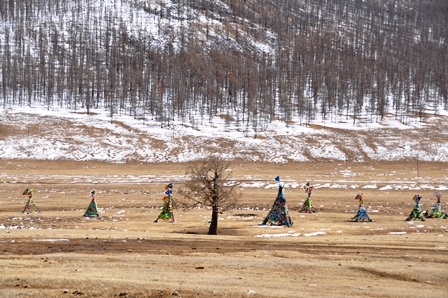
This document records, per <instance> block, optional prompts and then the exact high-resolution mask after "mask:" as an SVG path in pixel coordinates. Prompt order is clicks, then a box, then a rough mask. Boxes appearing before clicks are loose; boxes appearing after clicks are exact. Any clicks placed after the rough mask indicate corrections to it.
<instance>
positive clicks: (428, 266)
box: [0, 160, 448, 297]
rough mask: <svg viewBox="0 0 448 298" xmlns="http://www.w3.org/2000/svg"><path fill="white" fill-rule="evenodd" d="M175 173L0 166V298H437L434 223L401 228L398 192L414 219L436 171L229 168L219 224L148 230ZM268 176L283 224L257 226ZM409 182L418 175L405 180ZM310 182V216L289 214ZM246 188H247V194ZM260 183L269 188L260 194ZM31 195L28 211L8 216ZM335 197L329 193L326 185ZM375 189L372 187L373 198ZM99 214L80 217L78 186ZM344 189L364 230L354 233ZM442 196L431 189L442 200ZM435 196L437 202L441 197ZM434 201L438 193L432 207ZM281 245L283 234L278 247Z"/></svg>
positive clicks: (133, 167) (447, 266)
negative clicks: (229, 192)
mask: <svg viewBox="0 0 448 298" xmlns="http://www.w3.org/2000/svg"><path fill="white" fill-rule="evenodd" d="M185 169H186V165H185V164H143V163H127V164H108V163H96V162H68V161H67V162H66V161H52V162H49V161H25V160H2V161H1V163H0V177H1V182H2V183H1V184H0V185H1V188H0V227H2V228H0V264H1V266H0V297H311V296H314V297H348V296H350V297H444V296H446V295H447V293H448V249H447V245H448V235H447V232H448V219H447V220H443V219H428V220H427V221H425V222H421V221H419V222H406V221H405V218H406V216H407V214H408V213H409V212H410V211H411V209H412V206H413V204H412V203H413V202H412V196H413V195H414V194H416V193H420V194H421V195H422V197H423V199H422V204H423V209H425V210H426V209H430V208H431V206H432V205H433V203H434V202H435V199H434V198H433V197H432V193H433V191H434V190H433V189H430V188H428V185H429V186H433V187H435V188H437V187H441V186H445V187H446V186H448V166H447V164H443V163H420V164H419V167H418V173H417V164H416V163H415V162H399V163H398V162H397V163H392V162H381V163H372V162H371V163H359V164H354V163H348V164H345V163H340V162H339V163H337V162H335V163H331V162H326V163H289V164H265V163H245V162H235V163H234V169H233V176H234V177H235V178H236V179H237V180H239V181H240V182H242V183H244V185H245V186H244V187H242V200H241V207H240V208H238V209H237V210H231V211H228V212H225V213H223V214H221V220H220V222H219V235H218V236H207V235H205V234H206V232H207V229H208V220H209V219H210V215H211V211H210V210H208V209H204V208H201V209H194V210H176V211H175V212H176V213H175V215H176V220H177V222H176V223H175V224H170V223H164V222H159V223H157V224H156V223H153V220H154V219H155V218H156V217H157V215H158V213H159V212H160V207H161V206H162V200H161V198H162V191H163V187H164V185H165V184H166V183H167V182H173V183H174V197H175V199H180V197H179V196H177V197H176V191H177V190H178V189H179V188H181V187H182V183H183V181H185V179H186V178H185V176H184V174H185ZM277 175H281V177H282V179H283V181H285V183H286V188H285V196H286V199H287V202H288V203H287V204H288V206H289V208H290V212H291V216H292V218H293V220H294V222H295V225H294V226H293V227H290V228H287V227H283V228H270V227H260V226H258V224H260V223H261V222H262V220H263V218H264V216H266V214H267V212H268V210H267V209H268V208H270V206H271V204H272V202H273V201H274V199H275V196H276V193H277V189H276V188H275V182H274V181H273V178H274V177H275V176H277ZM417 176H418V177H417ZM307 181H311V182H312V183H313V184H315V185H320V187H318V188H316V189H315V190H314V192H313V201H314V205H315V206H316V207H317V208H318V209H319V212H318V213H315V214H300V213H298V212H297V210H298V207H299V206H300V205H301V203H302V202H303V200H304V199H305V197H306V194H305V193H304V192H302V191H301V190H300V189H299V187H298V186H301V185H303V184H304V183H306V182H307ZM257 183H260V185H262V186H260V187H257ZM266 183H270V184H271V186H272V187H266ZM26 187H32V188H34V191H35V193H34V200H35V202H36V204H37V205H38V206H39V207H40V208H41V210H42V212H41V213H40V214H35V215H25V214H22V213H21V212H20V211H21V209H22V208H23V206H24V204H25V202H26V197H25V196H22V195H21V193H22V191H23V189H24V188H26ZM338 187H339V188H338ZM381 188H383V190H380V189H381ZM92 189H95V190H96V191H97V202H98V207H99V208H101V217H100V218H98V219H85V218H84V217H83V216H82V215H83V213H84V211H85V209H86V208H87V206H88V204H89V202H90V198H89V192H90V190H92ZM358 191H362V192H363V193H364V198H365V205H366V207H369V210H371V212H370V216H371V217H372V219H373V220H374V221H373V222H365V223H355V222H351V221H350V218H351V217H352V216H353V215H354V213H355V210H356V208H357V202H356V201H355V200H354V197H355V195H356V193H357V192H358ZM442 192H443V191H442ZM447 195H448V192H447ZM442 199H443V200H444V201H446V200H447V197H446V195H445V197H442ZM280 236H283V237H280Z"/></svg>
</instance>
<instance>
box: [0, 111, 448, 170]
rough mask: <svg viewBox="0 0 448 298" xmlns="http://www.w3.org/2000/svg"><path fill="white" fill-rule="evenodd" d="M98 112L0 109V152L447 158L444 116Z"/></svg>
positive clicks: (110, 157)
mask: <svg viewBox="0 0 448 298" xmlns="http://www.w3.org/2000/svg"><path fill="white" fill-rule="evenodd" d="M112 120H113V121H112V122H111V118H110V117H109V116H108V113H107V112H105V111H104V110H95V111H94V112H93V113H92V114H91V115H87V114H86V112H85V111H83V110H77V111H74V110H72V111H69V110H57V109H55V110H52V109H50V110H48V109H46V108H43V107H33V108H29V107H10V108H1V109H0V158H2V159H14V158H19V159H38V160H57V159H65V160H83V161H85V160H96V161H107V162H118V163H121V162H126V161H130V160H134V161H142V162H188V161H191V160H194V159H197V158H201V157H205V156H207V155H209V154H214V153H216V154H219V155H221V156H222V157H225V158H228V159H243V160H248V161H263V162H276V163H283V162H288V161H311V160H329V161H331V160H335V161H344V160H349V161H358V162H361V161H368V160H412V159H417V158H418V159H419V160H425V161H439V162H448V115H439V116H436V117H433V116H428V117H427V118H426V121H425V122H424V123H420V121H418V120H417V119H415V120H412V119H411V120H410V121H409V123H410V124H408V125H403V124H402V123H400V122H399V121H396V120H394V119H393V118H392V117H387V118H386V119H385V120H384V121H382V122H377V123H358V124H356V125H353V124H352V121H350V120H345V119H343V118H341V119H339V120H337V121H335V120H334V121H332V122H331V123H327V124H325V122H323V121H322V120H316V122H315V123H314V124H313V123H312V124H310V125H309V126H306V125H304V124H300V123H293V122H288V123H285V122H277V121H274V122H272V123H271V124H270V125H269V126H268V127H267V129H266V130H265V131H263V132H254V131H247V130H244V129H245V127H242V128H239V127H236V126H230V125H229V124H228V123H226V121H225V120H224V119H222V118H220V117H215V118H213V119H212V120H211V121H210V122H204V123H198V125H196V126H192V125H190V124H185V123H181V122H173V123H172V125H170V126H169V127H164V128H162V127H161V126H160V123H159V122H156V121H150V120H145V121H144V120H139V119H135V118H133V117H130V116H127V115H114V117H113V119H112Z"/></svg>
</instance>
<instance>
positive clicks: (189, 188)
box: [181, 156, 241, 235]
mask: <svg viewBox="0 0 448 298" xmlns="http://www.w3.org/2000/svg"><path fill="white" fill-rule="evenodd" d="M231 174H232V172H231V170H230V163H229V162H227V161H225V160H224V159H222V158H220V157H217V156H210V157H207V158H204V159H201V160H198V161H196V162H195V163H193V164H192V165H190V166H189V167H188V168H187V175H189V176H190V180H188V181H187V182H186V185H185V186H186V189H185V190H181V194H183V196H184V198H185V201H184V202H182V204H183V205H185V206H188V205H190V206H208V207H211V208H212V220H211V224H210V228H209V230H208V233H207V234H208V235H217V234H218V214H219V213H222V212H223V211H225V210H229V209H231V208H234V207H235V206H236V204H237V202H238V200H239V199H240V197H241V195H240V193H239V192H238V191H237V189H236V188H237V186H238V183H236V182H235V181H234V180H232V179H231ZM191 203H192V204H191Z"/></svg>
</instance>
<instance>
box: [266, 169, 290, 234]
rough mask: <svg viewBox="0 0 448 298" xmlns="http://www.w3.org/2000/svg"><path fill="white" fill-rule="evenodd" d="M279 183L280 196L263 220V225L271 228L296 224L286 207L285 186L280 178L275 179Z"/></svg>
mask: <svg viewBox="0 0 448 298" xmlns="http://www.w3.org/2000/svg"><path fill="white" fill-rule="evenodd" d="M275 181H277V182H278V194H277V197H276V198H275V201H274V204H273V205H272V208H271V210H270V211H269V213H268V215H267V216H266V217H265V219H264V220H263V223H262V224H263V225H271V226H288V227H290V226H292V225H293V224H294V223H293V221H292V219H291V216H290V215H289V211H288V206H286V199H285V195H284V193H283V187H284V185H283V184H282V183H281V182H280V176H277V177H276V178H275Z"/></svg>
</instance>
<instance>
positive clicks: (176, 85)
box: [0, 0, 448, 159]
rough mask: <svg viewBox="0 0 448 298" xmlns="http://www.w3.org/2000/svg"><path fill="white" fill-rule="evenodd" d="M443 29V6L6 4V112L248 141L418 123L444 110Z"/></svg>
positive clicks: (0, 22) (136, 1)
mask: <svg viewBox="0 0 448 298" xmlns="http://www.w3.org/2000/svg"><path fill="white" fill-rule="evenodd" d="M447 28H448V3H447V2H446V1H444V0H422V1H411V0H396V1H378V0H365V1H360V0H338V1H332V0H303V1H292V0H281V1H279V0H275V1H272V0H247V1H235V0H219V1H203V0H184V1H174V0H104V1H97V0H83V1H78V0H76V1H75V0H62V1H37V0H27V1H17V0H7V1H1V3H0V43H1V48H2V52H1V58H2V63H1V64H0V68H1V70H0V77H1V84H0V101H1V104H2V106H3V107H5V108H8V107H12V106H46V107H47V108H49V109H52V110H53V109H57V108H64V109H67V110H77V109H80V108H81V109H85V110H86V111H87V113H89V112H90V110H94V109H101V110H103V111H104V110H106V111H108V113H109V114H110V115H111V116H112V115H114V114H125V115H130V116H133V117H136V118H144V119H147V120H148V121H149V120H156V121H157V122H159V123H160V125H161V126H170V125H171V122H177V121H180V122H182V123H186V124H187V125H192V126H194V127H196V126H197V123H198V122H199V123H203V122H210V121H211V122H213V121H214V120H213V118H214V117H225V119H226V121H227V122H228V125H230V126H237V127H240V128H241V129H242V130H248V131H256V132H264V131H265V130H268V129H269V127H271V125H272V124H273V123H275V122H276V121H281V122H283V123H287V122H292V123H303V122H305V123H307V124H310V123H312V122H315V121H316V120H319V119H321V120H322V121H321V122H322V123H321V125H324V124H323V121H325V122H326V123H328V122H334V124H336V123H337V122H338V121H339V120H338V119H340V118H341V116H345V117H346V118H350V119H351V120H352V121H353V122H355V124H356V121H357V119H358V118H359V117H365V115H369V117H370V118H369V121H371V122H378V123H380V122H381V121H383V120H384V118H385V117H386V116H388V115H393V117H394V118H396V119H398V120H399V121H401V122H402V123H403V124H409V123H408V121H409V119H410V118H415V117H416V118H418V120H419V121H421V122H424V121H423V117H424V115H426V114H427V113H428V114H435V115H440V114H443V112H444V111H446V110H447V107H448V50H447V49H448V46H447V45H448V29H447ZM335 119H336V120H335ZM411 122H412V121H411ZM299 159H300V158H299Z"/></svg>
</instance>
